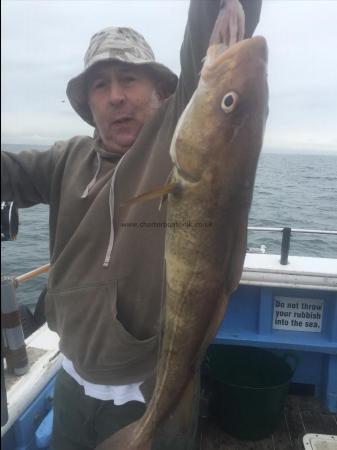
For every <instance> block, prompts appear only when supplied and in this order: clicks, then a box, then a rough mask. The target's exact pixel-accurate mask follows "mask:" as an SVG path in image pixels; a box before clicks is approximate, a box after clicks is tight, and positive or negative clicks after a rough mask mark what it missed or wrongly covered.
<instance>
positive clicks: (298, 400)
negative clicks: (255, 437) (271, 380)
mask: <svg viewBox="0 0 337 450" xmlns="http://www.w3.org/2000/svg"><path fill="white" fill-rule="evenodd" d="M308 433H314V434H325V435H331V436H333V435H334V436H336V435H337V415H336V414H332V413H329V412H327V410H325V409H324V408H323V407H322V405H321V403H320V402H319V401H318V400H317V399H316V398H314V397H311V396H296V395H289V396H288V400H287V403H286V406H285V409H284V415H283V417H282V420H281V422H280V424H279V426H278V428H277V429H276V430H275V431H274V433H273V434H272V435H271V436H270V437H268V438H266V439H262V440H259V441H240V440H237V439H235V438H233V437H231V436H230V435H228V434H226V433H225V432H224V431H222V430H221V429H220V428H219V426H217V425H216V424H215V423H214V422H213V421H211V420H210V419H207V418H206V419H200V426H199V447H198V450H303V449H304V446H303V436H304V435H306V434H308ZM331 445H332V446H329V447H327V446H323V447H320V448H322V449H330V448H331V449H334V450H335V449H337V443H332V444H331Z"/></svg>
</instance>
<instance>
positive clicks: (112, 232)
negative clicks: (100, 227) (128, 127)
mask: <svg viewBox="0 0 337 450" xmlns="http://www.w3.org/2000/svg"><path fill="white" fill-rule="evenodd" d="M125 155H126V153H125V154H124V155H123V156H122V158H121V159H120V160H119V161H118V164H117V166H116V168H115V171H114V173H113V175H112V178H111V184H110V192H109V208H110V221H111V225H110V238H109V244H108V248H107V251H106V255H105V260H104V263H103V267H108V266H109V263H110V258H111V252H112V247H113V245H114V239H115V230H114V212H115V180H116V175H117V171H118V169H119V167H120V164H121V162H122V161H123V159H124V156H125Z"/></svg>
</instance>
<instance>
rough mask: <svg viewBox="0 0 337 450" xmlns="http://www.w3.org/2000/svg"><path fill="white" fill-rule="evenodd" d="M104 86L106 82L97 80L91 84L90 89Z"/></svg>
mask: <svg viewBox="0 0 337 450" xmlns="http://www.w3.org/2000/svg"><path fill="white" fill-rule="evenodd" d="M105 86H106V82H105V81H104V80H97V81H95V82H94V83H93V84H92V89H95V90H96V89H103V88H105Z"/></svg>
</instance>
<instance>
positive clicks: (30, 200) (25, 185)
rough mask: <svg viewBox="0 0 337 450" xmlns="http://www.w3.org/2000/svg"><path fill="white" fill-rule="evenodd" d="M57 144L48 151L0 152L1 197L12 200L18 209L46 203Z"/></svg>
mask: <svg viewBox="0 0 337 450" xmlns="http://www.w3.org/2000/svg"><path fill="white" fill-rule="evenodd" d="M58 150H59V145H58V144H55V145H54V146H53V147H52V148H51V149H50V150H48V151H44V152H39V151H36V150H31V151H23V152H20V153H10V152H3V151H2V152H1V200H5V201H15V202H16V203H17V206H18V207H20V208H26V207H29V206H33V205H35V204H37V203H46V204H48V203H49V197H50V189H51V183H52V178H53V168H54V165H55V159H56V158H57V155H58V154H59V151H58Z"/></svg>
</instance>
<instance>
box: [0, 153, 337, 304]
mask: <svg viewBox="0 0 337 450" xmlns="http://www.w3.org/2000/svg"><path fill="white" fill-rule="evenodd" d="M22 148H23V146H11V148H10V150H11V151H17V150H21V149H22ZM19 218H20V227H19V233H18V237H17V240H16V241H13V242H3V243H2V244H1V247H2V252H1V265H2V269H1V273H2V275H20V274H23V273H26V272H28V271H30V270H32V269H34V268H36V267H38V266H41V265H43V264H46V263H47V262H48V261H49V242H48V206H47V205H36V206H34V207H31V208H27V209H20V210H19ZM249 225H250V226H256V227H281V228H283V227H291V228H306V229H310V230H312V229H317V230H318V229H319V230H336V229H337V155H319V154H296V153H295V152H294V153H290V154H289V153H287V154H285V153H284V154H281V153H279V154H277V153H264V152H262V154H261V158H260V161H259V166H258V170H257V175H256V182H255V189H254V196H253V203H252V207H251V211H250V218H249ZM281 239H282V235H281V233H280V232H257V231H249V233H248V247H253V248H259V247H260V246H261V245H265V246H266V247H267V250H266V252H267V253H274V254H280V245H281ZM290 255H302V256H320V257H324V258H337V236H326V235H319V234H317V235H315V234H310V235H308V234H300V233H298V234H297V233H294V234H293V236H292V239H291V244H290ZM46 281H47V275H41V276H39V277H37V278H36V279H34V280H31V281H29V282H26V283H25V284H24V285H23V286H21V287H19V288H18V289H17V298H18V301H19V302H20V303H24V304H27V305H28V306H30V307H33V305H35V303H36V301H37V299H38V296H39V294H40V292H41V290H42V288H43V286H44V285H45V284H46Z"/></svg>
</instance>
